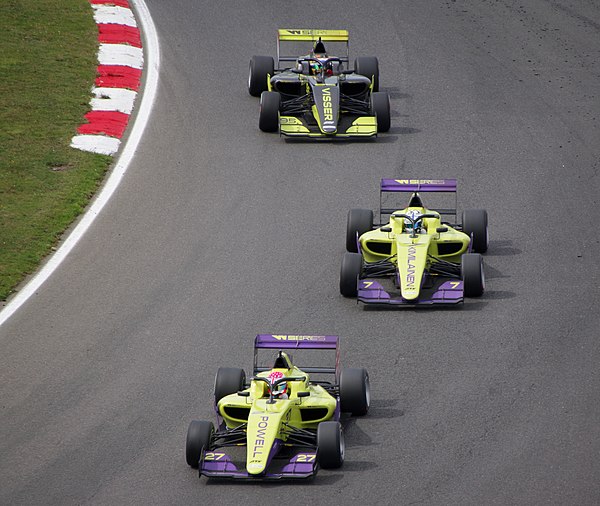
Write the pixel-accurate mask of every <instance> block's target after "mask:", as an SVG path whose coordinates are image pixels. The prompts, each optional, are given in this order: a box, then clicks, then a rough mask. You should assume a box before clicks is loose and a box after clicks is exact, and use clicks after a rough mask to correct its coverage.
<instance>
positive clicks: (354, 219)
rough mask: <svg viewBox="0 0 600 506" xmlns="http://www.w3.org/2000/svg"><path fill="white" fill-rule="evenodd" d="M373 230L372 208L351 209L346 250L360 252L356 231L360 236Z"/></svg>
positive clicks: (347, 223) (347, 225)
mask: <svg viewBox="0 0 600 506" xmlns="http://www.w3.org/2000/svg"><path fill="white" fill-rule="evenodd" d="M371 230H373V211H371V210H370V209H350V211H348V219H347V221H346V251H350V252H351V253H358V245H357V244H356V233H357V232H358V237H360V236H361V235H363V234H364V233H365V232H370V231H371Z"/></svg>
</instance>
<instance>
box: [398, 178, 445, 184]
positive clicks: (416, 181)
mask: <svg viewBox="0 0 600 506" xmlns="http://www.w3.org/2000/svg"><path fill="white" fill-rule="evenodd" d="M394 181H396V183H398V184H409V185H412V184H444V183H445V181H444V180H443V179H395V180H394Z"/></svg>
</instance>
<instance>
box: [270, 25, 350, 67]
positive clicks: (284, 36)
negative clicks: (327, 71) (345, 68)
mask: <svg viewBox="0 0 600 506" xmlns="http://www.w3.org/2000/svg"><path fill="white" fill-rule="evenodd" d="M319 38H320V39H321V41H322V42H340V43H342V44H343V43H345V44H346V55H345V56H344V55H333V54H332V55H331V56H338V57H339V58H340V60H342V61H343V62H346V63H348V62H349V61H350V60H349V58H350V42H349V40H350V38H349V34H348V30H310V29H304V28H301V29H298V28H280V29H279V30H277V68H278V69H280V70H281V62H295V61H296V60H297V59H298V55H285V54H282V53H281V43H282V42H310V43H311V44H310V46H308V45H307V48H306V53H305V54H308V53H309V52H310V50H311V49H312V47H313V46H314V43H315V42H317V40H319Z"/></svg>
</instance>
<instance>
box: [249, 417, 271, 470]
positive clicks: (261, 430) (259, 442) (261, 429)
mask: <svg viewBox="0 0 600 506" xmlns="http://www.w3.org/2000/svg"><path fill="white" fill-rule="evenodd" d="M268 425H269V417H268V416H264V415H263V416H261V417H260V422H258V430H257V431H256V439H255V440H254V448H253V449H252V458H253V459H254V458H256V457H257V456H259V455H262V454H263V453H264V450H265V434H266V433H267V427H268ZM254 462H257V461H254ZM258 462H259V461H258Z"/></svg>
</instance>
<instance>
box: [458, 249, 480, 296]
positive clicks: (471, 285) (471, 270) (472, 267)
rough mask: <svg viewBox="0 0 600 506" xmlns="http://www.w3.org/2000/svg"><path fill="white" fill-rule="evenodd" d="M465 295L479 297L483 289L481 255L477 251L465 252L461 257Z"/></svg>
mask: <svg viewBox="0 0 600 506" xmlns="http://www.w3.org/2000/svg"><path fill="white" fill-rule="evenodd" d="M461 272H462V279H463V285H464V294H465V297H480V296H481V295H483V292H484V290H485V274H484V272H483V257H482V256H481V255H480V254H479V253H465V254H464V255H463V256H462V259H461Z"/></svg>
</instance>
